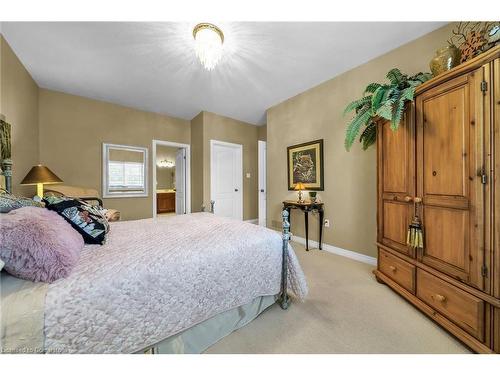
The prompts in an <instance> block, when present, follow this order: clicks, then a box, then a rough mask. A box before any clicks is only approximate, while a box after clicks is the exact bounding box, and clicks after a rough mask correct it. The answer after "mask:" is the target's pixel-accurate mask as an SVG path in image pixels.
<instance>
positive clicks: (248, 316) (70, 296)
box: [2, 212, 307, 353]
mask: <svg viewBox="0 0 500 375" xmlns="http://www.w3.org/2000/svg"><path fill="white" fill-rule="evenodd" d="M284 215H285V216H284V223H285V234H284V239H283V238H282V236H280V235H279V234H278V233H277V232H275V231H272V230H270V229H267V228H263V227H259V226H257V225H254V224H249V223H245V222H241V221H237V220H233V219H228V218H222V217H217V216H215V215H213V214H211V213H196V214H191V215H180V216H174V217H164V218H158V219H145V220H136V221H123V222H115V223H111V230H110V233H109V238H108V241H107V243H106V244H105V245H103V246H99V245H86V246H85V247H84V250H83V251H82V254H81V258H80V261H79V263H78V264H77V266H76V268H75V269H74V270H73V272H72V274H71V275H70V276H69V277H67V278H64V279H60V280H57V281H56V282H54V283H52V284H45V283H33V282H29V281H24V280H20V279H16V278H14V277H12V276H9V275H8V274H6V273H5V272H2V346H3V348H2V349H3V351H4V352H27V353H32V352H34V353H144V352H155V353H199V352H202V351H203V350H205V349H206V348H208V347H209V346H210V345H212V344H213V343H215V342H216V341H218V340H219V339H221V338H222V337H224V336H225V335H227V334H229V333H231V332H232V331H234V330H235V329H238V328H240V327H241V326H243V325H245V324H247V323H248V322H250V321H251V320H252V319H254V318H255V317H256V316H257V315H258V314H260V313H261V312H262V311H264V310H265V309H266V308H268V307H269V306H271V305H272V304H274V303H278V304H279V305H280V306H281V307H282V308H283V309H286V308H287V307H288V304H289V298H288V293H287V292H288V291H290V292H291V293H293V294H294V295H295V296H296V297H297V299H299V300H300V299H303V298H304V297H305V296H306V294H307V285H306V281H305V278H304V275H303V273H302V270H301V268H300V265H299V263H298V261H297V258H296V256H295V254H294V252H293V249H292V248H291V247H290V245H289V244H288V234H287V223H288V221H287V218H286V215H287V213H286V212H285V213H284ZM283 245H285V247H283ZM284 250H286V251H284Z"/></svg>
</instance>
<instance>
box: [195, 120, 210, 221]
mask: <svg viewBox="0 0 500 375" xmlns="http://www.w3.org/2000/svg"><path fill="white" fill-rule="evenodd" d="M207 204H208V203H207ZM202 205H203V112H200V113H199V114H198V115H197V116H196V117H194V118H193V119H192V120H191V211H192V212H200V211H201V206H202ZM207 207H208V206H207Z"/></svg>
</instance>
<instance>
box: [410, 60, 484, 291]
mask: <svg viewBox="0 0 500 375" xmlns="http://www.w3.org/2000/svg"><path fill="white" fill-rule="evenodd" d="M484 75H485V74H484V71H483V68H481V69H478V70H476V71H474V72H471V73H470V74H464V75H463V76H460V77H458V78H455V79H453V80H450V81H447V82H445V83H443V84H441V85H439V86H437V87H435V88H433V89H430V90H429V91H427V92H425V93H424V94H422V95H420V96H418V97H417V101H416V112H417V113H416V115H417V116H416V118H417V196H418V197H420V198H422V200H423V201H422V203H421V204H419V212H420V215H421V217H422V219H423V227H424V242H425V244H424V249H420V251H419V253H418V254H417V256H418V259H419V261H420V262H422V263H424V264H427V265H429V266H431V267H433V268H435V269H438V270H440V271H442V272H444V273H446V274H448V275H450V276H453V277H455V278H456V279H459V280H461V281H463V282H465V283H468V284H471V285H473V286H475V287H477V288H479V289H484V278H483V276H482V275H481V273H482V266H483V265H484V246H485V242H484V199H485V197H484V187H485V185H484V184H483V182H484V179H485V177H484V176H483V169H484V163H485V160H484V158H485V156H484V130H485V129H484V113H483V110H484V108H483V104H482V103H483V97H484V95H485V93H483V92H482V91H481V81H482V80H483V79H484Z"/></svg>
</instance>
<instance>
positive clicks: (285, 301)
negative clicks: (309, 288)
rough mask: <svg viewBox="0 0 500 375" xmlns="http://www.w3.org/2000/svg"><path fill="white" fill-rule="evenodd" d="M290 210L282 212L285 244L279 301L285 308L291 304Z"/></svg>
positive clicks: (282, 250) (283, 247)
mask: <svg viewBox="0 0 500 375" xmlns="http://www.w3.org/2000/svg"><path fill="white" fill-rule="evenodd" d="M288 215H289V214H288V211H287V210H283V212H282V213H281V218H282V225H281V227H282V238H283V246H282V249H281V252H282V263H281V290H280V296H279V298H278V303H279V305H280V307H281V308H282V309H283V310H286V309H288V306H290V297H288V293H287V279H288V241H289V240H290V222H289V221H288Z"/></svg>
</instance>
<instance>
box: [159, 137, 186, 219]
mask: <svg viewBox="0 0 500 375" xmlns="http://www.w3.org/2000/svg"><path fill="white" fill-rule="evenodd" d="M156 146H167V147H177V148H184V149H185V150H186V170H185V174H186V186H185V189H186V191H185V192H184V199H185V202H184V204H185V207H186V214H190V213H191V145H189V144H187V143H178V142H170V141H162V140H158V139H153V142H152V147H151V153H152V158H151V162H152V168H151V169H152V171H153V183H152V185H153V192H152V196H153V218H155V217H156Z"/></svg>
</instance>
